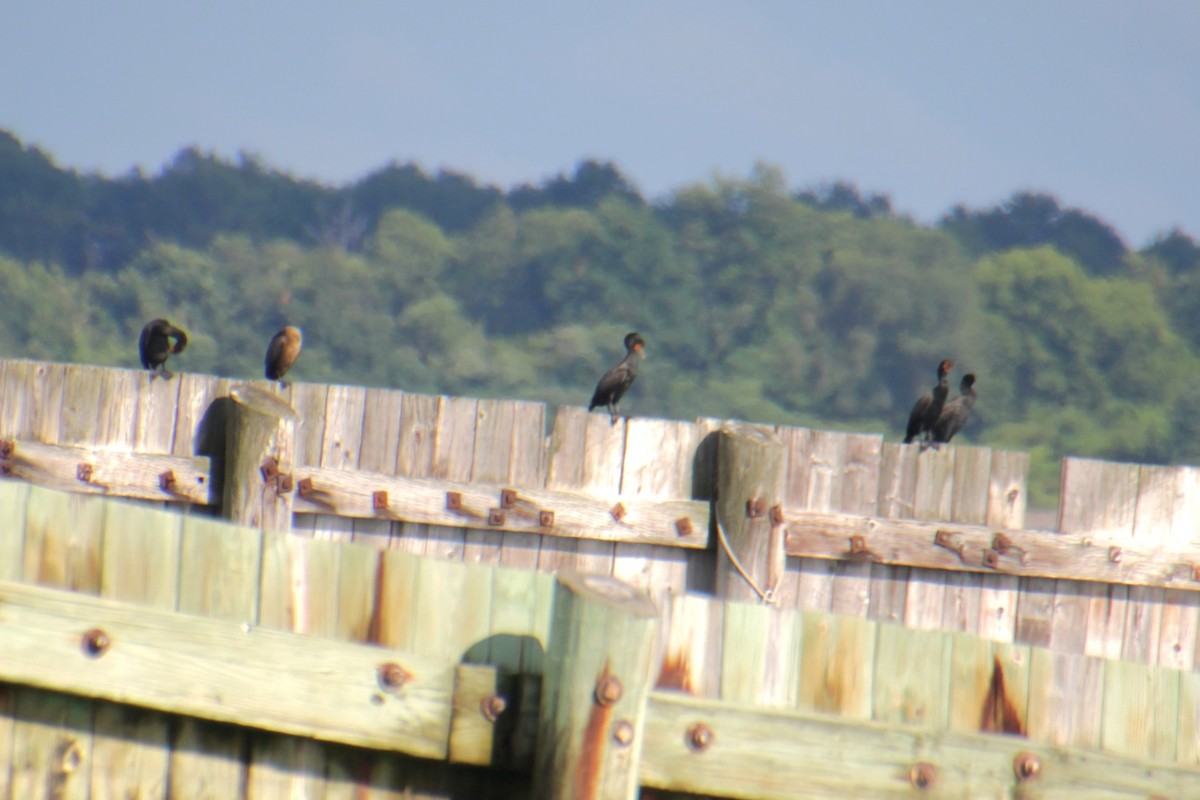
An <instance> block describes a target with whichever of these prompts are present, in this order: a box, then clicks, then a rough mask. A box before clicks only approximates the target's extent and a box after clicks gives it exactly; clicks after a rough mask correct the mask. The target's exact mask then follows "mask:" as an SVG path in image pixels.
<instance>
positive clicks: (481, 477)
mask: <svg viewBox="0 0 1200 800" xmlns="http://www.w3.org/2000/svg"><path fill="white" fill-rule="evenodd" d="M515 417H516V409H515V408H514V407H513V404H512V402H511V401H507V400H479V401H477V405H476V410H475V430H474V434H475V444H474V448H473V450H472V456H471V465H470V476H471V477H470V480H472V481H475V482H479V483H499V484H507V483H509V478H508V474H509V471H508V467H509V461H510V459H511V456H512V453H511V450H512V443H513V424H514V423H515ZM494 502H495V504H496V507H497V508H499V507H500V498H499V497H497V498H495V500H494ZM501 537H502V534H501V533H500V531H481V530H467V531H466V532H465V538H464V545H463V561H466V562H468V563H474V564H496V563H499V561H500V542H501V540H502V539H501Z"/></svg>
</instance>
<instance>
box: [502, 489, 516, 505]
mask: <svg viewBox="0 0 1200 800" xmlns="http://www.w3.org/2000/svg"><path fill="white" fill-rule="evenodd" d="M516 504H517V490H516V489H501V490H500V507H501V508H512V507H513V506H515V505H516Z"/></svg>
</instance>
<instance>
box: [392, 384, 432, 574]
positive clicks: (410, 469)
mask: <svg viewBox="0 0 1200 800" xmlns="http://www.w3.org/2000/svg"><path fill="white" fill-rule="evenodd" d="M400 405H401V411H400V445H399V448H398V449H397V451H396V475H398V476H402V477H408V478H429V477H430V476H432V475H433V446H434V440H435V433H436V431H437V415H438V398H437V397H436V396H434V395H424V394H408V393H405V395H404V396H403V397H402V398H401V404H400ZM389 496H390V494H389ZM428 543H429V525H428V524H426V523H410V522H401V523H397V524H395V525H393V526H392V540H391V542H390V543H389V547H393V548H396V549H399V550H403V551H405V552H407V553H413V554H415V555H423V554H424V553H425V550H426V547H427V546H428Z"/></svg>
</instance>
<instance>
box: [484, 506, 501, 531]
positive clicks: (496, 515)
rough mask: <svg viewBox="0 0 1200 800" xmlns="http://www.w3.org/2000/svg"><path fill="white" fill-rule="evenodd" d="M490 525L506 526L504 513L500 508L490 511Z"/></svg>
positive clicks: (490, 509)
mask: <svg viewBox="0 0 1200 800" xmlns="http://www.w3.org/2000/svg"><path fill="white" fill-rule="evenodd" d="M487 522H488V525H492V526H494V527H495V526H500V525H503V524H504V512H503V511H501V510H500V509H498V508H489V509H488V520H487Z"/></svg>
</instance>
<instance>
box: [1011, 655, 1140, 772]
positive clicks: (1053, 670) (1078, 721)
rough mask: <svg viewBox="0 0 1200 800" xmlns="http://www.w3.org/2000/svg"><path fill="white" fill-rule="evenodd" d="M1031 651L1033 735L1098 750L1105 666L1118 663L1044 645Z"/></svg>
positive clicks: (1030, 718)
mask: <svg viewBox="0 0 1200 800" xmlns="http://www.w3.org/2000/svg"><path fill="white" fill-rule="evenodd" d="M1031 654H1032V658H1031V659H1030V666H1029V712H1028V733H1029V738H1031V739H1033V740H1035V741H1038V742H1046V743H1049V744H1055V745H1061V746H1063V747H1084V748H1088V749H1092V750H1098V749H1099V748H1100V738H1101V733H1100V731H1101V729H1100V722H1101V710H1102V709H1103V707H1104V700H1103V691H1104V671H1105V665H1106V664H1107V663H1116V662H1106V661H1104V660H1103V659H1099V658H1093V657H1091V656H1084V655H1076V654H1074V653H1055V652H1053V651H1051V650H1047V649H1045V648H1042V647H1035V648H1033V649H1032V650H1031ZM1143 669H1144V667H1143Z"/></svg>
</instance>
